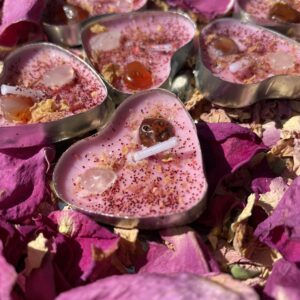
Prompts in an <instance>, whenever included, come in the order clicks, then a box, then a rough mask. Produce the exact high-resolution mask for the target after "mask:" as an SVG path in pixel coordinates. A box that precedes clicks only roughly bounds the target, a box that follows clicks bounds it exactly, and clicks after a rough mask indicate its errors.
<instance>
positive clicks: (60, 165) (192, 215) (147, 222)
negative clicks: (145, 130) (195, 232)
mask: <svg viewBox="0 0 300 300" xmlns="http://www.w3.org/2000/svg"><path fill="white" fill-rule="evenodd" d="M155 93H160V94H161V95H164V94H166V95H172V96H174V97H175V98H177V97H176V96H175V95H174V94H172V93H171V92H169V91H166V90H163V89H155V90H150V91H144V92H140V93H138V94H135V95H131V96H130V97H128V98H127V99H126V100H125V101H123V103H121V105H120V106H119V107H118V109H117V110H116V111H115V113H114V115H113V117H112V118H111V119H110V121H109V123H108V124H107V126H106V127H105V128H104V130H102V131H101V132H99V133H98V136H95V138H98V137H101V135H104V134H105V131H106V130H109V127H110V126H111V124H112V123H113V122H117V121H116V120H118V115H117V113H118V110H121V109H122V107H123V106H125V105H126V103H127V102H129V101H131V100H133V99H134V98H136V97H143V96H146V95H149V94H155ZM177 99H178V103H180V105H181V106H182V107H183V108H184V105H183V103H182V102H181V100H180V99H179V98H177ZM189 118H190V120H191V123H192V124H193V123H194V121H193V119H192V118H191V117H190V116H189ZM193 126H195V125H193ZM195 131H196V128H195ZM91 138H93V137H91ZM88 139H90V138H88ZM86 142H88V140H81V141H79V142H77V143H75V144H73V145H72V146H71V147H70V148H68V149H67V151H66V152H64V154H63V155H62V157H61V158H60V160H59V161H58V162H57V164H56V167H55V169H54V173H53V183H54V189H55V192H56V195H57V197H58V198H60V199H62V200H63V201H64V202H65V203H66V204H67V205H70V207H71V208H73V209H75V210H78V211H81V212H83V213H85V214H87V215H89V216H91V217H93V218H94V219H96V220H97V221H99V222H102V223H105V224H109V225H112V226H116V227H121V228H129V229H130V228H141V229H150V230H152V229H158V228H166V227H171V226H181V225H184V224H188V223H191V222H193V221H194V220H196V219H197V218H198V217H199V216H200V214H201V213H202V212H203V210H204V209H205V205H206V192H207V183H205V184H204V186H203V188H204V190H203V197H202V198H200V199H199V200H198V202H196V203H195V204H194V206H192V207H190V208H189V209H187V210H186V211H184V212H179V213H173V214H169V215H163V216H149V217H148V216H142V217H131V216H118V215H113V214H106V213H99V212H97V213H96V212H94V211H91V210H86V209H83V208H80V207H78V206H76V205H74V204H71V203H70V202H69V201H68V200H67V199H66V197H65V196H64V192H63V187H62V185H60V184H59V183H60V182H62V177H61V176H62V175H61V174H63V171H64V170H66V168H67V167H66V166H67V165H68V164H69V163H71V160H70V159H69V158H70V157H71V156H72V155H75V156H76V155H77V153H76V149H77V148H80V146H82V145H84V143H86ZM198 143H199V142H198ZM199 147H200V144H199ZM201 164H202V166H203V162H201ZM64 178H65V177H64Z"/></svg>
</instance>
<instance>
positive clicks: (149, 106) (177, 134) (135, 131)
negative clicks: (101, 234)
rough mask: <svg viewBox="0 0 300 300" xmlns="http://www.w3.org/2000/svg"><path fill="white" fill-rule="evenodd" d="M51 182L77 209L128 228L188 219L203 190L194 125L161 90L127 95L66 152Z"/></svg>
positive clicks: (198, 207) (197, 207)
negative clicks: (95, 130)
mask: <svg viewBox="0 0 300 300" xmlns="http://www.w3.org/2000/svg"><path fill="white" fill-rule="evenodd" d="M54 184H55V189H56V191H57V194H58V196H59V197H60V198H61V199H63V200H64V201H66V202H67V203H69V204H70V205H71V206H72V207H74V208H75V209H78V210H81V211H83V212H86V213H88V214H91V215H93V216H95V217H96V218H97V219H99V220H100V221H102V222H105V223H108V224H113V225H117V226H121V227H129V228H130V227H140V228H159V227H166V226H171V225H179V224H184V223H188V222H192V221H193V220H194V219H195V218H196V217H197V216H199V214H200V212H201V211H202V209H203V205H204V196H205V193H206V189H207V183H206V179H205V176H204V173H203V165H202V155H201V149H200V146H199V141H198V138H197V133H196V129H195V126H194V123H193V121H192V119H191V117H190V115H189V114H188V112H187V111H186V110H185V108H184V106H183V104H182V103H181V102H180V100H179V99H178V98H176V97H175V95H173V94H172V93H170V92H167V91H164V90H159V89H158V90H152V91H146V92H141V93H139V94H136V95H134V96H131V97H129V98H128V99H126V100H125V101H124V102H123V103H122V104H121V105H120V107H119V108H118V109H117V111H116V113H115V115H114V118H113V119H112V120H111V122H110V124H109V125H108V126H107V127H106V128H105V129H104V130H103V131H102V132H101V133H99V134H98V135H96V136H94V137H91V138H88V139H86V140H82V141H80V142H78V143H76V144H74V145H73V146H72V147H71V148H69V149H68V150H67V151H66V152H65V153H64V154H63V156H62V157H61V159H60V160H59V162H58V163H57V165H56V168H55V171H54Z"/></svg>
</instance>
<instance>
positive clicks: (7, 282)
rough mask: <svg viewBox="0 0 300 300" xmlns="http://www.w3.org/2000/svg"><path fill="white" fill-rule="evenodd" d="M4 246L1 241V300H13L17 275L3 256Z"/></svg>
mask: <svg viewBox="0 0 300 300" xmlns="http://www.w3.org/2000/svg"><path fill="white" fill-rule="evenodd" d="M2 251H3V244H2V242H1V241H0V270H1V271H0V299H1V300H11V299H12V297H11V292H12V289H13V287H14V284H15V282H16V280H17V273H16V271H15V269H14V268H13V266H11V265H10V264H9V263H8V262H7V261H6V259H5V258H4V256H3V255H2Z"/></svg>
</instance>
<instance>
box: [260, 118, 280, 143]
mask: <svg viewBox="0 0 300 300" xmlns="http://www.w3.org/2000/svg"><path fill="white" fill-rule="evenodd" d="M262 129H263V133H262V140H263V142H264V144H265V145H266V146H268V147H272V146H274V145H276V143H277V142H278V141H279V140H280V129H278V128H276V123H275V122H274V121H271V122H268V123H265V124H263V125H262Z"/></svg>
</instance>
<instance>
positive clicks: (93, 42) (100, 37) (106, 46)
mask: <svg viewBox="0 0 300 300" xmlns="http://www.w3.org/2000/svg"><path fill="white" fill-rule="evenodd" d="M120 39H121V32H120V31H119V30H109V31H105V32H101V33H99V34H97V35H94V36H93V37H92V38H91V39H90V42H89V43H90V48H91V49H92V50H93V51H111V50H114V49H117V48H119V47H120Z"/></svg>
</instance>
